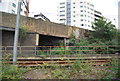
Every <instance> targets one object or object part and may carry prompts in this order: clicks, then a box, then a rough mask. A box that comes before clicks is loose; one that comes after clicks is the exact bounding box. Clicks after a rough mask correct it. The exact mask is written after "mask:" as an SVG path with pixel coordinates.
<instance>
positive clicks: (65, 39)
mask: <svg viewBox="0 0 120 81" xmlns="http://www.w3.org/2000/svg"><path fill="white" fill-rule="evenodd" d="M64 51H65V55H66V38H64Z"/></svg>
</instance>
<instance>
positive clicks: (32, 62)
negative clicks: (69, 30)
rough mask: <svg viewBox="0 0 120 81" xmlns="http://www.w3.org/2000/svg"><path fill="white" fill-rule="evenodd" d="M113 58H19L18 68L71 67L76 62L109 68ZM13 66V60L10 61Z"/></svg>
mask: <svg viewBox="0 0 120 81" xmlns="http://www.w3.org/2000/svg"><path fill="white" fill-rule="evenodd" d="M111 58H112V57H81V58H79V57H64V56H63V57H46V58H44V59H43V58H39V57H25V58H18V59H17V65H18V66H53V65H56V66H70V65H72V64H73V63H74V62H76V61H80V62H82V63H91V64H92V65H93V66H101V65H102V66H103V65H104V66H107V65H109V63H110V60H111ZM9 63H10V64H12V59H10V61H9Z"/></svg>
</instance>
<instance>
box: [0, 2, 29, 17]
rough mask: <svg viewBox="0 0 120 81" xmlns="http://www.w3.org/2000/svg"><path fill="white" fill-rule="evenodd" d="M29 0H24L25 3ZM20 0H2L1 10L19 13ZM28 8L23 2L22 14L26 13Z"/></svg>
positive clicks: (0, 3)
mask: <svg viewBox="0 0 120 81" xmlns="http://www.w3.org/2000/svg"><path fill="white" fill-rule="evenodd" d="M28 1H29V0H24V2H25V4H26V3H27V2H28ZM17 8H18V0H0V11H2V12H7V13H12V14H17ZM26 13H27V10H26V7H25V5H24V3H23V2H22V3H21V15H24V16H25V15H26Z"/></svg>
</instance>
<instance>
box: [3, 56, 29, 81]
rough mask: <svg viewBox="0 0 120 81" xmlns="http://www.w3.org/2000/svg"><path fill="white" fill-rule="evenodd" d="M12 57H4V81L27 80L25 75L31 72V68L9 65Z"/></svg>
mask: <svg viewBox="0 0 120 81" xmlns="http://www.w3.org/2000/svg"><path fill="white" fill-rule="evenodd" d="M11 56H12V55H11V54H9V55H5V56H3V60H2V62H3V64H2V79H8V80H11V79H12V80H19V79H25V78H26V77H24V76H23V74H24V73H25V72H27V71H29V70H30V69H31V68H29V67H26V68H25V67H24V68H23V67H18V66H17V65H11V64H9V63H8V62H9V59H10V57H11Z"/></svg>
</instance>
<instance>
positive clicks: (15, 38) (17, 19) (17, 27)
mask: <svg viewBox="0 0 120 81" xmlns="http://www.w3.org/2000/svg"><path fill="white" fill-rule="evenodd" d="M20 11H21V0H18V9H17V17H16V27H15V36H14V48H13V54H14V55H13V64H16V62H17V45H18V36H19V21H20Z"/></svg>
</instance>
